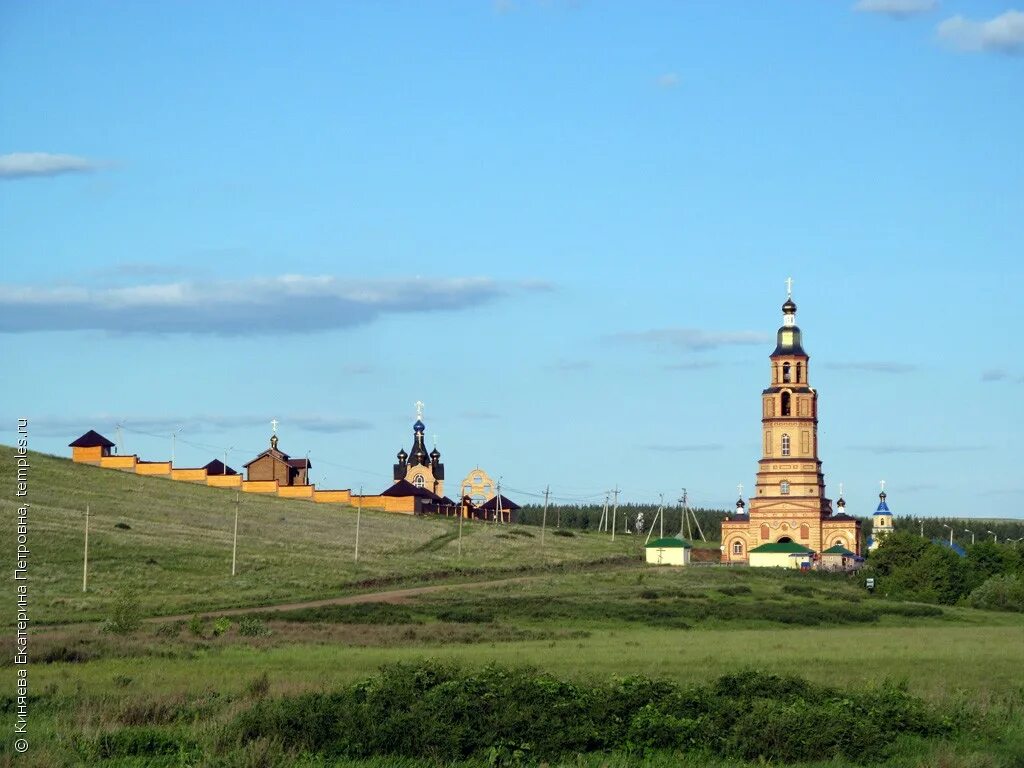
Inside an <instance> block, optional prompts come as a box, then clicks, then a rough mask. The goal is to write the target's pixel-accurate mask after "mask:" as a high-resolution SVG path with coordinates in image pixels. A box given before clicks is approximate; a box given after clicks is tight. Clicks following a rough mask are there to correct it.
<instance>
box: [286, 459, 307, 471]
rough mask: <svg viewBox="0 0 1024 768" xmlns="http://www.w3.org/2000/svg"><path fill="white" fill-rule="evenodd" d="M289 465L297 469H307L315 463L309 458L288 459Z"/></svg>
mask: <svg viewBox="0 0 1024 768" xmlns="http://www.w3.org/2000/svg"><path fill="white" fill-rule="evenodd" d="M287 461H288V466H290V467H295V468H296V469H307V468H311V467H312V466H313V463H312V462H311V461H310V460H309V459H287Z"/></svg>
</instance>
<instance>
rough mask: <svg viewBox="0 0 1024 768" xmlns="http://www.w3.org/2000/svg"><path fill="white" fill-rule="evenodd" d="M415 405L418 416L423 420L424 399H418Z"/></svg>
mask: <svg viewBox="0 0 1024 768" xmlns="http://www.w3.org/2000/svg"><path fill="white" fill-rule="evenodd" d="M415 405H416V418H417V419H420V420H422V419H423V401H422V400H417V401H416V403H415Z"/></svg>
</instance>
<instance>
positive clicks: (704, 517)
mask: <svg viewBox="0 0 1024 768" xmlns="http://www.w3.org/2000/svg"><path fill="white" fill-rule="evenodd" d="M603 508H604V505H603V504H581V505H564V504H561V505H559V504H552V505H550V506H549V507H548V515H547V524H548V525H549V526H551V527H552V528H572V529H575V530H583V531H596V530H597V527H598V524H599V522H600V520H601V514H602V510H603ZM543 510H544V508H543V507H542V506H541V505H539V504H529V505H526V506H524V507H523V508H522V509H521V510H519V522H521V523H525V524H526V525H540V524H541V518H542V516H543ZM657 511H658V505H657V504H620V505H619V508H618V511H617V513H616V526H615V529H616V530H617V531H618V532H620V533H621V532H622V531H624V530H626V528H627V527H628V529H629V530H630V531H635V530H636V519H637V516H638V515H639V514H643V516H644V529H645V530H649V529H650V527H651V525H652V523H653V521H654V516H655V514H656V513H657ZM692 511H693V512H694V513H695V514H696V516H697V521H698V522H699V523H700V527H701V528H702V529H703V531H704V535H705V536H706V537H707V538H708V539H709V540H712V541H717V540H718V539H719V534H720V533H721V530H722V520H723V519H724V518H725V516H726V515H727V514H732V511H731V510H730V511H729V512H726V510H724V509H706V508H703V507H698V508H696V509H693V510H692ZM610 515H611V510H609V516H610ZM860 521H861V531H862V533H863V535H864V537H865V540H866V539H867V537H868V536H871V535H872V530H871V528H872V526H871V518H870V517H862V518H860ZM893 526H894V528H895V530H896V532H897V533H912V534H915V535H917V536H918V537H919V538H920V537H921V536H922V534H923V536H924V538H925V539H929V540H930V539H943V540H946V541H948V540H949V534H950V531H951V530H952V532H953V540H954V541H955V542H957V543H958V544H961V545H968V544H970V543H971V533H969V532H971V531H973V533H974V540H975V542H981V541H984V540H986V539H988V540H989V541H991V540H992V539H993V536H994V537H995V540H996V541H998V542H1006V541H1010V540H1016V539H1024V520H982V519H977V518H974V519H969V518H968V519H958V518H945V517H929V518H915V517H911V516H899V517H894V518H893ZM680 531H682V532H683V535H684V536H688V535H690V532H691V531H692V535H693V536H694V537H696V536H697V535H698V534H697V530H696V526H694V525H693V523H692V519H691V528H690V529H689V530H688V529H687V528H686V525H685V523H684V522H683V513H682V509H681V508H680V507H679V506H678V505H673V506H671V507H668V508H666V509H665V535H666V536H669V535H673V536H674V535H675V534H677V533H679V532H680Z"/></svg>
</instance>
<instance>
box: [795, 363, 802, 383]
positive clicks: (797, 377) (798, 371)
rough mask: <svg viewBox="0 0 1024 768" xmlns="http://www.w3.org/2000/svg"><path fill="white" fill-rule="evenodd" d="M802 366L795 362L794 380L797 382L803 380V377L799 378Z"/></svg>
mask: <svg viewBox="0 0 1024 768" xmlns="http://www.w3.org/2000/svg"><path fill="white" fill-rule="evenodd" d="M802 367H803V366H802V365H801V364H800V363H797V364H796V380H797V381H798V382H800V381H803V379H802V378H801V377H802V376H803V371H802V370H801V368H802Z"/></svg>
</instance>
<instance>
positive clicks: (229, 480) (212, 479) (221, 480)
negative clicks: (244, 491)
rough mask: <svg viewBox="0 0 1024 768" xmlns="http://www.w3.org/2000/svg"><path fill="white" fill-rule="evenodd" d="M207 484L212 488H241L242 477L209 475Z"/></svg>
mask: <svg viewBox="0 0 1024 768" xmlns="http://www.w3.org/2000/svg"><path fill="white" fill-rule="evenodd" d="M206 484H207V485H208V486H210V487H211V488H241V487H242V476H241V475H207V476H206Z"/></svg>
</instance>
